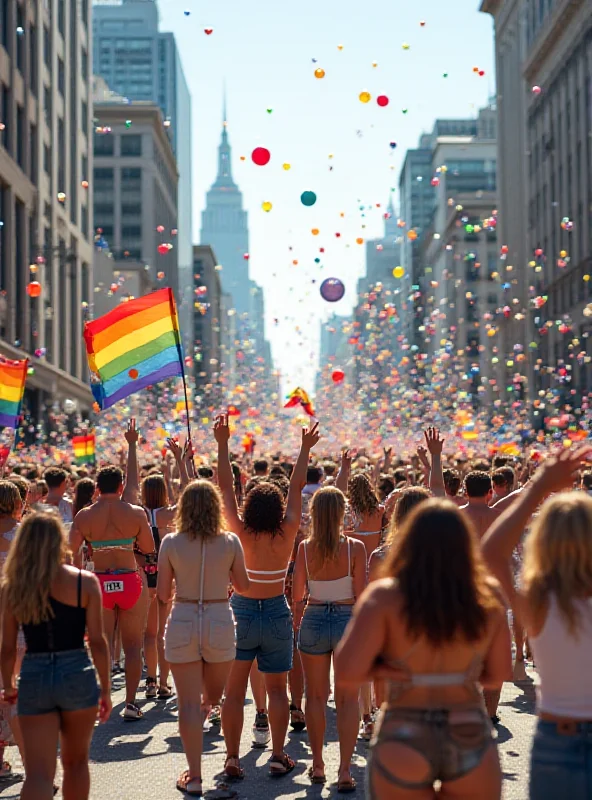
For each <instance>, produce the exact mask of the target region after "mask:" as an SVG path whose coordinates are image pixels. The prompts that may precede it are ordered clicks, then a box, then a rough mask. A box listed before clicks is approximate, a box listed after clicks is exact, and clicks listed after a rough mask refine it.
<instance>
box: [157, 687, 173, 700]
mask: <svg viewBox="0 0 592 800" xmlns="http://www.w3.org/2000/svg"><path fill="white" fill-rule="evenodd" d="M173 694H174V692H173V690H172V689H171V687H170V686H159V687H158V694H157V697H158V699H159V700H167V699H168V698H169V697H172V696H173Z"/></svg>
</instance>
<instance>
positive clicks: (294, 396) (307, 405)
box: [284, 386, 314, 417]
mask: <svg viewBox="0 0 592 800" xmlns="http://www.w3.org/2000/svg"><path fill="white" fill-rule="evenodd" d="M294 406H302V408H303V409H304V410H305V411H306V413H307V414H308V416H309V417H314V410H313V407H312V403H311V402H310V398H309V396H308V395H307V393H306V392H305V391H304V389H301V388H300V386H297V387H296V388H295V389H294V391H293V392H290V394H289V395H288V402H287V403H286V404H285V405H284V408H293V407H294Z"/></svg>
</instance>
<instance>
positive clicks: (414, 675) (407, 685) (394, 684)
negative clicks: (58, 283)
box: [386, 639, 483, 705]
mask: <svg viewBox="0 0 592 800" xmlns="http://www.w3.org/2000/svg"><path fill="white" fill-rule="evenodd" d="M420 641H421V640H419V639H418V640H417V641H416V642H415V643H414V644H413V646H412V647H411V648H410V649H409V651H408V652H407V653H405V655H404V656H403V657H402V658H400V659H396V660H395V661H389V662H386V663H387V666H389V667H392V668H393V669H397V670H400V671H401V672H404V673H406V675H405V677H403V678H402V679H401V680H393V681H390V693H389V705H391V704H393V703H395V702H396V701H397V700H399V699H400V698H401V696H402V695H403V694H405V692H407V691H409V689H411V688H418V687H427V688H441V687H444V686H464V687H465V689H466V690H467V691H468V692H469V694H471V695H472V696H474V697H476V698H477V699H481V695H480V693H479V690H478V688H477V682H478V680H479V677H480V676H481V673H482V671H483V658H482V656H480V655H478V654H475V655H474V656H473V658H472V659H471V662H470V664H469V666H468V667H467V669H466V671H465V672H412V671H411V669H410V667H409V664H408V663H407V659H408V658H409V656H410V655H411V654H412V653H413V652H414V650H415V649H416V648H417V647H418V645H419V643H420Z"/></svg>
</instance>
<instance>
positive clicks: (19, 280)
mask: <svg viewBox="0 0 592 800" xmlns="http://www.w3.org/2000/svg"><path fill="white" fill-rule="evenodd" d="M14 205H15V225H16V236H15V237H14V239H15V241H14V248H15V272H16V286H15V290H16V292H15V293H16V308H15V317H16V319H15V323H16V325H15V327H16V338H17V339H20V340H21V341H22V340H23V338H24V334H25V328H24V323H25V314H26V310H25V300H26V297H27V296H26V293H25V286H24V274H25V267H26V265H25V243H24V236H23V234H24V230H25V205H24V203H21V202H20V200H16V202H15V204H14ZM23 343H24V342H23Z"/></svg>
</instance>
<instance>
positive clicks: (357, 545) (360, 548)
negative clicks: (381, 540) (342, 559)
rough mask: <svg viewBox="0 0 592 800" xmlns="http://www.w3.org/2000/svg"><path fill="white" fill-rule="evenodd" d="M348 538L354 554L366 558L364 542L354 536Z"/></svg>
mask: <svg viewBox="0 0 592 800" xmlns="http://www.w3.org/2000/svg"><path fill="white" fill-rule="evenodd" d="M347 538H348V540H349V543H350V546H351V549H352V553H353V555H354V556H358V557H359V558H364V559H365V558H366V548H365V547H364V543H363V542H361V541H360V540H359V539H354V538H353V536H348V537H347Z"/></svg>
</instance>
